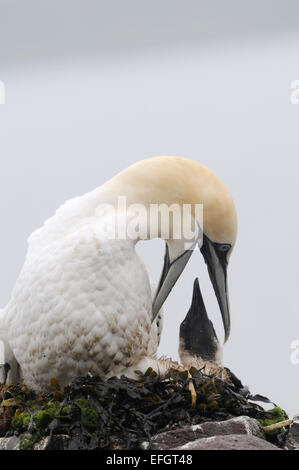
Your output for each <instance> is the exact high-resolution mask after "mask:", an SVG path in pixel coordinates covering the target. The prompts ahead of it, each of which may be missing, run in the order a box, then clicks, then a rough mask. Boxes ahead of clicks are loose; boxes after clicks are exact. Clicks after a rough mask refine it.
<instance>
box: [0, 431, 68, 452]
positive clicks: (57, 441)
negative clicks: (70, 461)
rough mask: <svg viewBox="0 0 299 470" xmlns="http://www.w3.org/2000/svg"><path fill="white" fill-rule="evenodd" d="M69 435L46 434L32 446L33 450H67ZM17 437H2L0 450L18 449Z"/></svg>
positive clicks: (18, 441)
mask: <svg viewBox="0 0 299 470" xmlns="http://www.w3.org/2000/svg"><path fill="white" fill-rule="evenodd" d="M68 441H69V437H68V436H65V435H55V436H52V437H50V436H48V437H45V438H44V439H42V440H41V441H40V442H39V443H37V444H36V445H35V446H34V450H67V448H68ZM19 444H20V440H19V438H18V437H16V436H13V437H2V438H1V439H0V450H20V447H19Z"/></svg>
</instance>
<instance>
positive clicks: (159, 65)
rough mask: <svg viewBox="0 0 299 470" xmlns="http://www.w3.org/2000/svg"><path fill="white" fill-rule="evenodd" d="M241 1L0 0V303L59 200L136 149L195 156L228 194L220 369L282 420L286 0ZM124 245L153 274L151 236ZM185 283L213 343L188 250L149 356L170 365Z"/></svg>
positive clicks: (142, 154)
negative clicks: (232, 235) (233, 225)
mask: <svg viewBox="0 0 299 470" xmlns="http://www.w3.org/2000/svg"><path fill="white" fill-rule="evenodd" d="M124 3H126V8H125V9H124V6H123V5H124ZM240 3H242V4H243V5H245V2H237V1H232V0H230V1H229V2H226V8H225V9H224V7H223V4H224V2H220V1H217V2H216V1H215V2H209V6H207V3H206V2H201V1H196V2H195V1H194V2H193V1H190V2H188V8H186V7H185V5H186V3H185V4H184V6H182V2H176V1H171V2H170V1H164V2H151V3H150V4H151V7H149V6H147V7H145V6H144V5H145V2H137V1H136V2H135V1H134V2H132V1H128V2H121V1H117V2H116V1H112V2H109V4H108V2H93V1H89V2H83V1H72V2H69V1H67V0H66V1H64V2H57V1H51V2H50V1H44V2H37V1H32V0H26V2H16V1H13V0H9V2H8V1H5V0H0V13H1V14H0V24H1V27H0V80H3V81H4V82H5V85H6V104H5V105H1V106H0V159H1V173H0V174H1V188H0V194H1V198H0V213H1V217H2V224H1V231H0V260H1V270H0V273H1V274H0V276H1V289H0V305H1V306H4V305H5V304H6V302H7V301H8V299H9V296H10V292H11V289H12V287H13V285H14V283H15V281H16V278H17V276H18V273H19V270H20V268H21V266H22V263H23V261H24V256H25V252H26V239H27V237H28V235H29V234H30V233H31V232H32V230H34V229H35V228H37V227H38V226H40V225H41V224H42V223H43V221H44V220H45V219H46V218H47V217H49V216H51V215H52V214H53V212H54V211H55V210H56V208H57V207H58V206H59V205H60V204H61V203H63V202H64V200H65V199H67V198H69V197H72V196H76V195H80V194H83V193H85V192H86V191H89V190H91V189H93V188H94V187H97V186H99V185H101V184H102V183H103V182H105V181H106V180H107V179H108V178H110V177H111V176H113V175H114V174H115V173H117V172H119V171H120V170H121V169H123V168H124V167H126V166H128V165H129V164H131V163H133V162H135V161H137V160H140V159H142V158H146V157H150V156H154V155H163V154H165V155H180V156H186V157H190V158H193V159H195V160H198V161H200V162H201V163H203V164H204V165H206V166H208V167H210V168H211V169H212V170H214V171H215V173H216V174H217V175H218V176H219V177H220V178H221V179H222V180H223V181H224V182H225V184H226V185H227V186H228V187H229V189H230V191H231V193H232V195H233V197H234V199H235V203H236V206H237V211H238V217H239V234H238V241H237V245H236V247H235V251H234V253H233V255H232V257H231V262H230V267H229V286H230V299H231V311H232V332H231V337H230V340H229V342H228V344H227V345H226V346H225V348H224V362H225V364H226V365H227V366H228V367H230V368H231V369H232V370H233V371H234V372H235V373H236V374H237V375H238V376H239V377H240V378H241V379H242V380H243V381H244V382H245V383H246V384H247V385H248V386H249V387H250V388H251V389H252V391H253V392H258V393H262V394H265V395H267V396H269V397H270V398H272V399H273V400H274V401H275V402H276V403H278V404H279V405H281V406H282V407H284V408H285V409H286V410H287V411H288V412H289V413H290V414H291V415H292V414H294V413H298V412H299V403H298V396H299V393H298V392H299V366H298V365H297V366H295V365H292V364H291V361H290V355H291V342H292V341H293V340H295V339H299V315H298V307H297V290H298V278H299V276H298V274H299V272H298V271H299V268H298V254H297V245H298V242H297V239H298V236H297V234H298V229H299V220H298V209H299V203H298V189H297V188H298V176H297V175H298V170H299V164H298V150H299V138H298V124H299V105H297V106H296V105H292V104H291V102H290V93H291V91H290V84H291V81H292V80H295V79H297V80H298V79H299V72H298V48H299V35H298V34H296V32H295V27H297V26H298V2H295V1H274V0H271V1H266V0H265V1H259V2H247V3H248V4H247V6H246V7H244V8H243V5H242V9H241V7H240V6H239V5H240ZM25 5H26V7H25ZM297 30H298V28H297ZM138 251H139V253H140V254H141V256H142V257H143V259H144V261H145V263H146V265H147V266H148V270H149V273H150V275H151V277H152V278H154V279H155V278H156V279H157V278H158V277H159V274H160V269H161V267H162V261H163V252H164V247H163V245H162V243H161V242H159V241H152V242H144V243H142V245H140V246H139V247H138ZM196 276H199V278H200V283H201V286H202V291H203V296H204V299H205V302H206V305H207V309H208V312H209V314H210V316H211V318H212V319H213V321H214V322H215V325H216V328H217V331H218V332H219V335H220V336H221V337H222V336H223V333H222V325H221V320H220V314H219V312H218V307H217V304H216V300H215V297H214V294H213V292H212V289H211V286H210V283H209V280H208V276H207V273H206V269H205V266H204V262H203V259H202V258H201V255H200V254H199V253H194V255H193V256H192V258H191V261H190V264H189V265H188V266H187V268H186V270H185V272H184V273H183V275H182V278H181V279H180V280H179V282H178V284H177V285H176V287H175V289H174V290H173V292H172V294H171V296H170V298H169V299H168V300H167V303H166V305H165V327H164V334H163V336H162V343H161V347H160V352H161V354H167V355H171V356H172V357H174V358H177V347H178V328H179V324H180V322H181V321H182V320H183V318H184V316H185V314H186V312H187V310H188V308H189V305H190V302H191V293H192V285H193V280H194V278H195V277H196Z"/></svg>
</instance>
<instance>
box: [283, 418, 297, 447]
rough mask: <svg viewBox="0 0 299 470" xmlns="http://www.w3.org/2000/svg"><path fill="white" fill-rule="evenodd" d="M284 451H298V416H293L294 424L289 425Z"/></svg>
mask: <svg viewBox="0 0 299 470" xmlns="http://www.w3.org/2000/svg"><path fill="white" fill-rule="evenodd" d="M285 449H286V450H299V416H294V422H293V424H291V426H290V429H289V432H288V435H287V438H286V441H285Z"/></svg>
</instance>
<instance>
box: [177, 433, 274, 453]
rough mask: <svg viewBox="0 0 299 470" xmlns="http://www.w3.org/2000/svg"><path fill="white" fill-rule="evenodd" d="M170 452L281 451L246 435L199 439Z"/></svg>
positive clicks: (268, 443)
mask: <svg viewBox="0 0 299 470" xmlns="http://www.w3.org/2000/svg"><path fill="white" fill-rule="evenodd" d="M169 450H281V449H279V448H278V447H276V446H274V445H273V444H270V442H267V441H265V440H264V439H260V438H259V437H256V436H252V435H245V434H229V435H226V436H213V437H205V438H202V439H197V440H196V441H193V442H189V443H188V444H185V445H183V446H180V447H176V448H174V449H169Z"/></svg>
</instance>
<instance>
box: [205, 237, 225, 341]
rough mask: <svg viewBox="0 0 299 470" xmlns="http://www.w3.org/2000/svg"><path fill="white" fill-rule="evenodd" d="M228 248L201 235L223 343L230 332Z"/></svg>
mask: <svg viewBox="0 0 299 470" xmlns="http://www.w3.org/2000/svg"><path fill="white" fill-rule="evenodd" d="M230 248H231V246H230V245H229V244H221V243H215V242H212V241H211V240H210V239H209V238H208V237H207V236H206V235H204V236H203V244H202V246H201V247H200V251H201V253H202V255H203V257H204V260H205V262H206V264H207V267H208V272H209V276H210V279H211V282H212V284H213V287H214V291H215V294H216V297H217V300H218V304H219V307H220V311H221V315H222V321H223V326H224V332H225V339H224V342H225V343H226V341H227V340H228V338H229V334H230V312H229V299H228V290H227V264H228V263H227V252H228V251H229V249H230Z"/></svg>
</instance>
